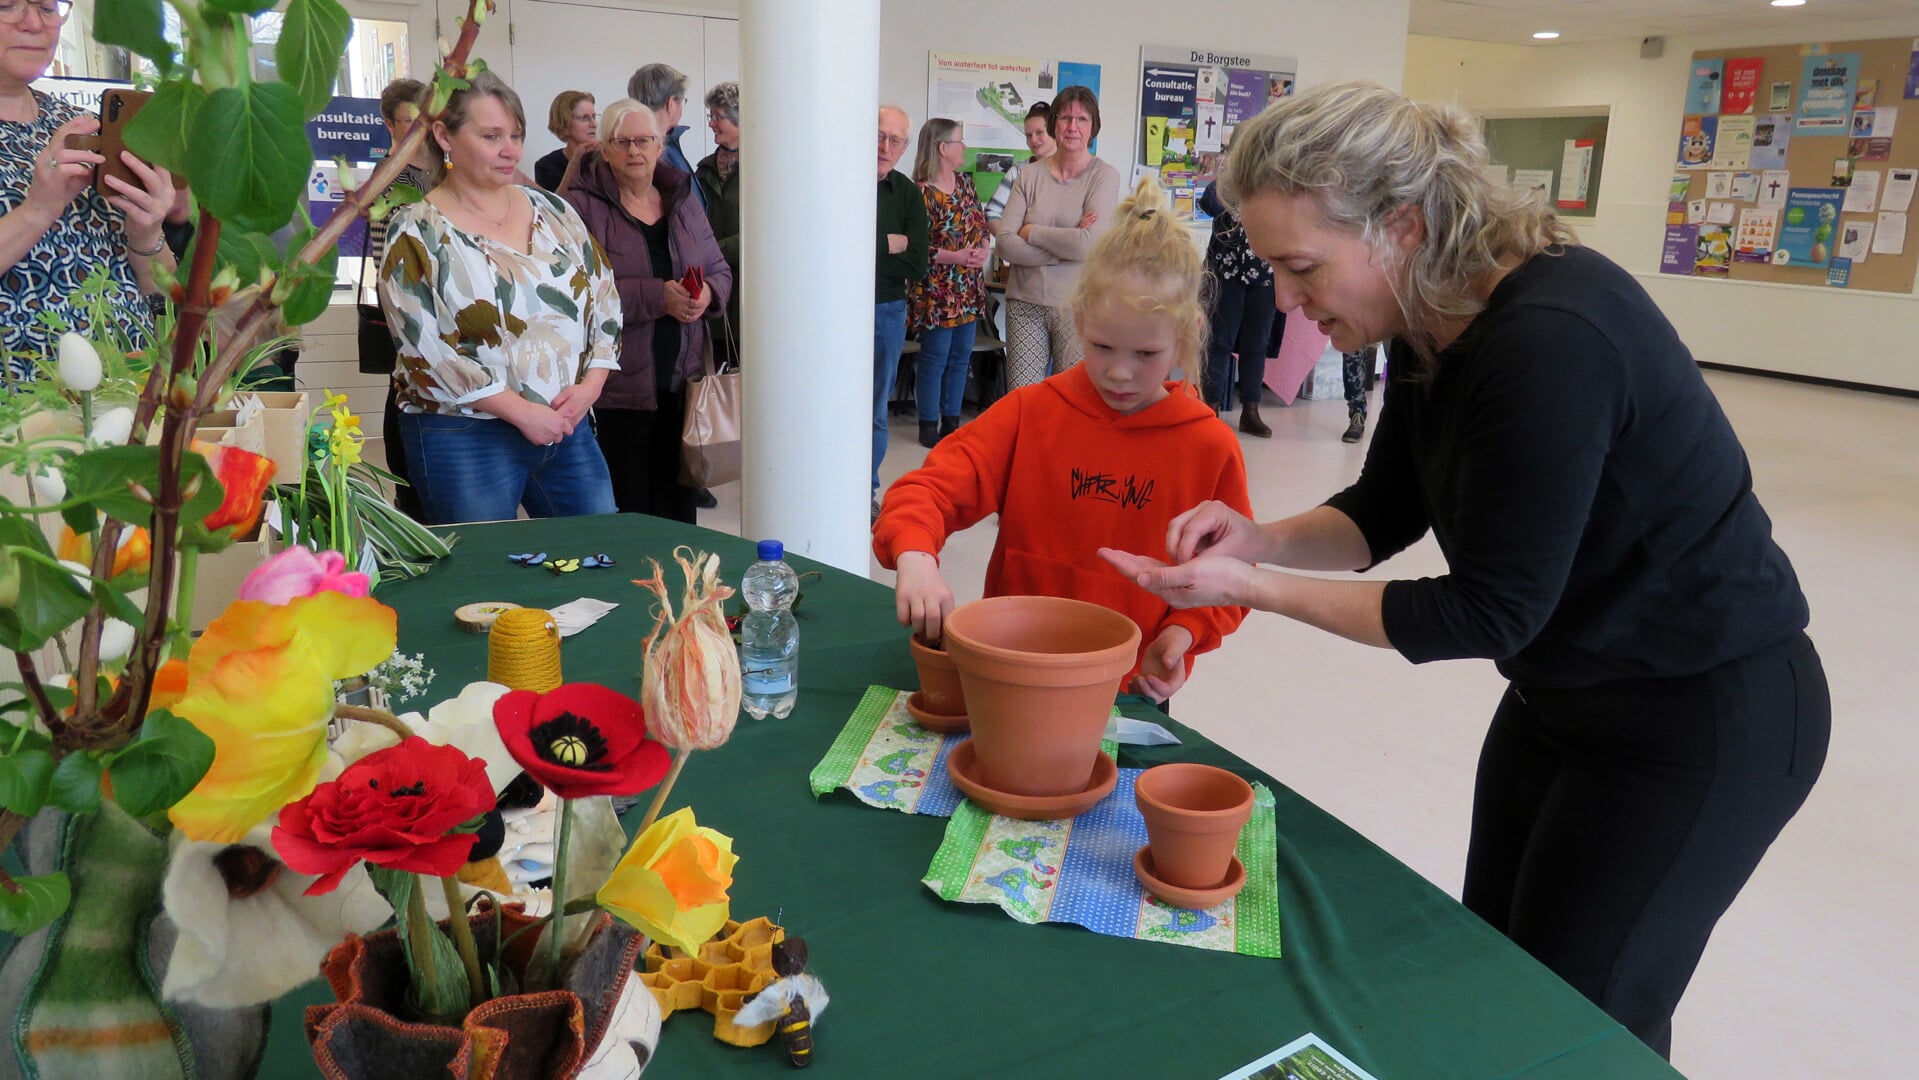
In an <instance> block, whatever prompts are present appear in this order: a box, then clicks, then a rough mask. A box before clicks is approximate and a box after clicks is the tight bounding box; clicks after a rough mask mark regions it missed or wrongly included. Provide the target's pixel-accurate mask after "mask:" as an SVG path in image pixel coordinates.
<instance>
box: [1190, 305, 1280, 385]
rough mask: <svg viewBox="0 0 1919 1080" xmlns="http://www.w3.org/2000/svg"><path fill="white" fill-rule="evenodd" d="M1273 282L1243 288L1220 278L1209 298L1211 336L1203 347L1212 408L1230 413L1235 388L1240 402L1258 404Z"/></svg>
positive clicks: (1271, 316)
mask: <svg viewBox="0 0 1919 1080" xmlns="http://www.w3.org/2000/svg"><path fill="white" fill-rule="evenodd" d="M1277 314H1278V311H1277V310H1276V309H1275V308H1274V307H1273V283H1272V282H1270V281H1269V282H1267V283H1266V284H1264V285H1248V284H1246V283H1245V282H1242V281H1233V280H1231V279H1227V278H1220V279H1219V290H1218V292H1216V293H1215V294H1214V296H1213V311H1212V324H1213V325H1212V333H1211V335H1210V336H1209V337H1208V339H1207V346H1206V386H1205V388H1204V391H1205V395H1206V403H1207V404H1209V405H1211V406H1212V407H1213V408H1214V409H1215V410H1221V409H1230V408H1232V407H1233V404H1234V393H1233V392H1234V390H1235V389H1237V390H1238V392H1239V393H1238V399H1239V400H1240V401H1242V402H1244V401H1251V402H1253V403H1255V404H1257V403H1258V402H1259V396H1260V384H1261V383H1262V382H1264V381H1265V378H1266V345H1267V338H1268V336H1269V335H1270V334H1271V332H1272V325H1273V317H1274V316H1275V315H1277ZM1234 353H1238V354H1239V382H1238V386H1237V387H1235V386H1234V383H1233V354H1234Z"/></svg>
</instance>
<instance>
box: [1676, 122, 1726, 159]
mask: <svg viewBox="0 0 1919 1080" xmlns="http://www.w3.org/2000/svg"><path fill="white" fill-rule="evenodd" d="M1718 133H1719V118H1718V117H1717V116H1688V117H1686V120H1685V123H1683V124H1682V125H1680V128H1679V167H1680V168H1682V169H1704V168H1709V167H1710V166H1711V165H1712V144H1713V137H1714V136H1715V135H1717V134H1718Z"/></svg>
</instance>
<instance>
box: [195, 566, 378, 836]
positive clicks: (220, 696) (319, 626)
mask: <svg viewBox="0 0 1919 1080" xmlns="http://www.w3.org/2000/svg"><path fill="white" fill-rule="evenodd" d="M394 631H395V618H394V614H393V609H391V608H389V607H387V606H385V605H384V604H381V603H379V602H378V601H376V600H371V599H368V598H366V597H351V596H344V595H342V594H340V593H333V592H323V593H320V594H318V595H316V596H310V597H302V598H299V599H296V600H294V601H292V602H290V603H287V604H282V605H272V604H266V603H263V602H261V601H257V600H242V601H237V602H235V603H233V604H231V605H229V606H228V608H227V610H226V612H225V613H223V614H222V615H221V616H220V617H219V618H218V619H215V620H214V621H213V623H212V624H211V625H210V626H208V627H207V631H206V633H205V634H203V635H202V636H201V638H200V640H199V641H197V642H195V643H194V647H193V651H192V652H191V653H190V654H189V655H188V657H187V680H186V692H185V694H184V695H183V696H182V697H181V698H180V700H179V701H178V703H177V704H175V705H174V706H173V711H174V712H175V713H177V714H178V715H180V716H182V717H185V718H186V719H188V720H190V721H192V722H193V725H194V726H195V727H197V728H199V729H200V730H201V731H202V732H203V733H205V734H206V736H207V737H208V738H210V739H212V740H213V745H214V753H213V765H212V767H211V768H209V769H208V770H207V774H206V775H205V776H204V777H202V778H201V780H200V783H199V784H198V785H197V786H196V787H195V788H194V789H193V791H192V792H191V793H189V794H188V795H187V797H186V798H184V799H182V800H180V801H179V802H178V803H176V804H174V806H173V807H172V809H170V810H168V812H167V816H168V817H169V818H170V819H171V820H172V821H173V824H174V827H176V828H178V829H179V830H180V831H181V832H182V833H183V834H185V835H186V837H187V838H188V839H190V840H204V841H211V842H216V843H238V842H239V840H240V838H241V837H243V836H245V835H246V833H247V831H248V830H249V829H251V828H253V827H254V826H255V825H258V824H259V823H260V822H262V821H264V820H266V819H267V818H268V817H270V816H272V815H273V813H274V812H276V811H278V810H279V809H280V808H281V807H282V806H285V805H286V804H287V803H289V802H292V801H293V800H295V799H298V798H301V797H303V796H305V795H306V794H307V793H308V792H310V791H312V790H313V786H314V784H315V783H317V782H318V780H319V777H320V769H321V767H322V766H323V765H324V764H325V762H326V727H327V721H328V720H330V719H332V716H333V704H334V696H333V682H334V680H335V679H344V678H351V677H353V676H355V675H362V674H365V673H366V672H367V671H368V670H370V669H371V668H372V667H373V666H374V665H375V664H378V663H379V662H380V661H381V660H384V659H386V658H387V657H388V656H390V655H392V653H393V646H394Z"/></svg>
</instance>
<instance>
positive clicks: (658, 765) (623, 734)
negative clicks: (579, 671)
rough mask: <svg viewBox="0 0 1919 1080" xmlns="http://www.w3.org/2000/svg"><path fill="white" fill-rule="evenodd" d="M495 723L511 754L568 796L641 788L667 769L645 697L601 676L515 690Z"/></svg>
mask: <svg viewBox="0 0 1919 1080" xmlns="http://www.w3.org/2000/svg"><path fill="white" fill-rule="evenodd" d="M493 723H494V725H495V726H496V727H498V728H499V729H500V741H501V742H504V743H505V744H506V749H507V752H508V753H510V754H512V755H513V760H515V761H517V762H519V763H520V767H521V768H523V769H525V770H526V771H527V775H529V776H531V777H533V779H535V780H538V781H539V782H540V783H541V784H544V785H545V786H546V787H547V788H549V789H550V790H552V792H553V793H554V794H555V795H558V796H559V797H560V798H562V799H578V798H581V797H583V796H586V795H638V794H639V793H640V792H642V791H645V790H646V789H647V788H650V787H652V786H653V785H654V784H657V783H659V782H660V780H661V779H662V778H663V777H665V776H666V769H667V766H668V765H669V764H671V763H672V761H671V758H670V757H669V756H668V755H667V752H666V747H664V746H661V745H660V744H659V743H657V742H654V741H653V740H652V739H649V738H647V737H646V711H645V710H644V709H642V708H641V707H640V703H639V702H637V701H634V700H633V699H632V698H630V697H627V696H626V695H625V694H622V693H619V692H618V691H615V690H608V689H607V688H606V687H604V686H599V685H597V684H595V683H568V684H567V685H565V686H560V687H555V688H554V689H553V690H550V691H548V692H547V693H544V694H536V693H534V692H533V691H531V690H512V691H509V692H508V693H506V694H505V695H504V696H502V697H501V698H500V699H499V700H498V701H496V702H494V703H493Z"/></svg>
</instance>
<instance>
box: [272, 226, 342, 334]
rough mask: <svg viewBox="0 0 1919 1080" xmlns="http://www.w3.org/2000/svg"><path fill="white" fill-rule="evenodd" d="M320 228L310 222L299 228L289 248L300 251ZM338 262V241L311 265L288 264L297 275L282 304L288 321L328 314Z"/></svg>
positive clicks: (307, 320) (301, 321)
mask: <svg viewBox="0 0 1919 1080" xmlns="http://www.w3.org/2000/svg"><path fill="white" fill-rule="evenodd" d="M341 212H342V213H344V212H345V211H341ZM318 231H319V230H317V229H315V228H313V227H312V226H310V225H309V226H307V227H306V228H304V229H302V230H300V231H299V232H298V233H297V234H295V235H294V237H293V240H292V241H291V242H289V243H288V244H287V250H288V251H298V250H300V249H301V248H304V247H306V245H307V241H309V240H311V239H313V234H314V233H315V232H318ZM339 266H340V246H339V245H338V244H335V245H333V246H332V247H330V248H328V249H327V252H326V254H325V255H322V256H321V257H320V261H319V262H318V263H316V264H314V265H312V266H307V265H304V264H294V265H292V266H290V267H288V269H289V271H291V272H292V273H294V274H295V275H296V281H297V283H296V284H295V285H294V286H293V295H291V296H289V297H287V302H286V303H285V304H283V305H281V308H280V314H281V315H282V316H283V317H284V318H285V319H286V321H287V323H288V325H290V326H300V325H302V324H305V323H310V322H312V321H313V320H315V319H317V318H319V317H320V316H322V315H324V314H326V309H327V301H328V300H329V299H331V298H332V296H333V275H334V273H335V272H336V271H337V270H338V269H339Z"/></svg>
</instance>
